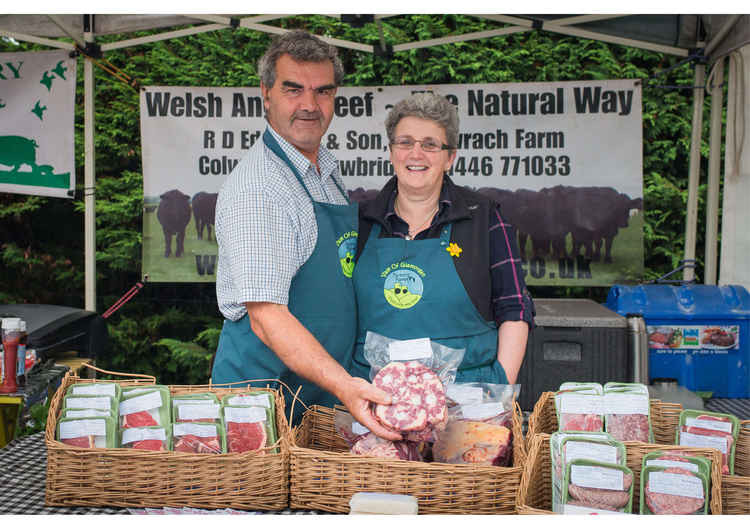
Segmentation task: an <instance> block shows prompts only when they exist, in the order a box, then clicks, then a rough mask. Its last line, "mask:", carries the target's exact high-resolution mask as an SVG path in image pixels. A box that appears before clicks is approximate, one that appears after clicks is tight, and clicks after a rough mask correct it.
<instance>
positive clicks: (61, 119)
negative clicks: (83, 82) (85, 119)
mask: <svg viewBox="0 0 750 529" xmlns="http://www.w3.org/2000/svg"><path fill="white" fill-rule="evenodd" d="M75 93H76V60H75V59H74V58H70V57H69V52H67V51H34V52H22V53H0V192H6V193H20V194H25V195H43V196H50V197H67V198H72V197H73V193H74V192H75V187H76V182H75V152H74V148H75V147H74V146H75V143H74V133H73V131H74V125H75Z"/></svg>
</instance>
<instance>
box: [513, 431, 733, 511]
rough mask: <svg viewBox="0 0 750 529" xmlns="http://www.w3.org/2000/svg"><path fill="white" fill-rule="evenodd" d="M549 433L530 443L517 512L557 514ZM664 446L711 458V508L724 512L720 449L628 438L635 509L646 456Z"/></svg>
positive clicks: (540, 435) (637, 507)
mask: <svg viewBox="0 0 750 529" xmlns="http://www.w3.org/2000/svg"><path fill="white" fill-rule="evenodd" d="M549 439H550V436H549V434H546V433H541V434H536V435H535V436H534V438H533V439H532V440H531V443H530V450H529V453H528V455H527V459H526V465H524V469H523V474H522V475H521V484H520V485H519V487H518V498H517V504H518V505H517V507H516V508H517V510H518V514H554V513H553V512H552V468H551V465H552V462H551V460H550V452H549ZM665 448H679V449H680V450H683V451H685V452H690V453H693V454H695V455H700V456H705V457H708V458H709V459H711V460H712V462H711V498H710V500H709V508H710V511H711V514H722V512H723V509H722V493H721V490H722V483H723V482H722V479H723V476H722V475H721V453H720V452H719V451H718V450H714V449H710V448H692V447H687V446H679V447H678V446H673V445H663V444H647V443H637V442H626V443H625V451H626V453H627V466H628V468H629V469H630V470H632V471H633V477H634V480H633V513H638V512H640V504H639V501H637V500H636V498H639V497H640V490H641V489H640V487H641V466H642V462H643V456H645V455H646V454H647V453H649V452H652V451H654V450H662V449H665Z"/></svg>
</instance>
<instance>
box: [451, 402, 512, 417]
mask: <svg viewBox="0 0 750 529" xmlns="http://www.w3.org/2000/svg"><path fill="white" fill-rule="evenodd" d="M504 411H505V408H503V404H502V403H501V402H483V403H477V404H466V405H464V406H461V415H463V417H464V419H469V420H472V421H481V420H482V419H489V418H490V417H497V416H498V415H500V414H501V413H503V412H504Z"/></svg>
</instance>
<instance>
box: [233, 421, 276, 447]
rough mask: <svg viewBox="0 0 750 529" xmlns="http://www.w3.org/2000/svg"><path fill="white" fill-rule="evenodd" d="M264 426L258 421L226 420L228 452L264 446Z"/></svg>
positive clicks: (265, 437)
mask: <svg viewBox="0 0 750 529" xmlns="http://www.w3.org/2000/svg"><path fill="white" fill-rule="evenodd" d="M266 439H267V435H266V428H265V426H264V425H263V423H260V422H228V423H227V448H228V451H229V452H249V451H251V450H258V449H259V448H263V447H264V446H266Z"/></svg>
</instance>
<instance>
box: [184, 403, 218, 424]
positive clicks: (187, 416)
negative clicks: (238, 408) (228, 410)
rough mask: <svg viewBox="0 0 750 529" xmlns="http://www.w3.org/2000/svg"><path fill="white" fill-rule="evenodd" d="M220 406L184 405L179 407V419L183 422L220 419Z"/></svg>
mask: <svg viewBox="0 0 750 529" xmlns="http://www.w3.org/2000/svg"><path fill="white" fill-rule="evenodd" d="M219 408H220V406H219V405H218V404H183V405H181V406H177V418H178V419H180V420H183V421H194V420H196V419H218V418H219Z"/></svg>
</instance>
